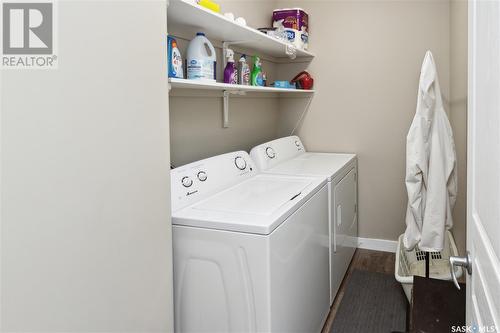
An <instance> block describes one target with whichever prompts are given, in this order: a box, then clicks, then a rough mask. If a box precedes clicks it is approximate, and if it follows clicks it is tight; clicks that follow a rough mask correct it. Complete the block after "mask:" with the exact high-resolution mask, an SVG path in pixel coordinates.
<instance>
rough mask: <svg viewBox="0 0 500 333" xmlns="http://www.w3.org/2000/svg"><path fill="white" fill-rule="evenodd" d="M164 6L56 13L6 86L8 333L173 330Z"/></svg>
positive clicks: (85, 7) (111, 4) (2, 250)
mask: <svg viewBox="0 0 500 333" xmlns="http://www.w3.org/2000/svg"><path fill="white" fill-rule="evenodd" d="M165 15H166V4H165V2H164V1H59V15H58V18H59V31H58V39H59V52H58V53H59V54H58V56H59V68H58V69H57V70H39V71H33V70H24V71H16V70H9V71H2V72H1V81H0V82H1V98H2V99H1V127H0V129H1V137H0V138H1V174H0V176H1V178H0V180H1V247H0V255H1V266H0V267H1V284H0V287H1V290H0V294H1V304H0V305H1V312H0V317H1V323H0V330H1V331H2V332H125V331H127V332H166V331H171V330H172V327H173V326H172V286H171V284H172V274H171V262H172V261H171V231H170V220H169V219H170V217H169V203H170V198H169V188H170V186H169V168H168V166H169V133H168V131H169V123H168V121H169V119H168V95H167V82H166V66H165V63H166V57H165V55H166V38H165V35H166V17H165Z"/></svg>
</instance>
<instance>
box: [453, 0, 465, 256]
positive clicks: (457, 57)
mask: <svg viewBox="0 0 500 333" xmlns="http://www.w3.org/2000/svg"><path fill="white" fill-rule="evenodd" d="M450 84H451V98H450V121H451V126H452V127H453V133H454V135H455V145H456V149H457V161H458V163H457V167H458V197H457V203H456V206H455V210H454V211H453V218H454V223H455V226H454V228H453V234H454V236H455V240H456V242H457V246H458V249H459V251H460V252H461V253H462V254H464V253H465V244H466V243H465V238H466V237H465V232H466V208H467V201H466V194H467V191H466V189H467V1H465V0H451V2H450Z"/></svg>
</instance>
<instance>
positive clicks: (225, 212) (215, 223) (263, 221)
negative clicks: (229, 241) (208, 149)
mask: <svg viewBox="0 0 500 333" xmlns="http://www.w3.org/2000/svg"><path fill="white" fill-rule="evenodd" d="M325 183H326V180H325V179H323V178H318V177H290V176H287V175H271V174H258V175H256V176H254V177H252V178H250V179H248V180H246V181H243V182H241V183H239V184H237V185H235V186H232V187H230V188H228V189H226V190H224V191H221V192H219V193H217V194H215V195H213V196H211V197H209V198H207V199H205V200H202V201H200V202H198V203H195V204H193V205H191V206H188V207H186V208H184V209H182V210H181V211H178V212H175V214H174V215H173V216H172V222H173V224H175V225H185V226H191V227H201V228H210V229H219V230H226V231H237V232H247V233H256V234H264V235H267V234H270V233H271V232H272V231H273V230H274V229H276V227H278V226H279V225H280V224H281V223H282V222H283V221H285V220H286V218H287V217H288V216H290V215H291V214H292V213H293V212H294V211H296V210H297V209H298V208H300V207H301V206H302V205H303V204H304V202H305V201H307V200H308V199H309V198H310V197H312V196H313V195H314V194H315V193H316V192H317V191H318V190H319V189H320V188H321V187H322V186H323V185H325Z"/></svg>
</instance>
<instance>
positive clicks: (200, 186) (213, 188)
mask: <svg viewBox="0 0 500 333" xmlns="http://www.w3.org/2000/svg"><path fill="white" fill-rule="evenodd" d="M256 172H257V171H256V170H255V167H254V164H253V161H252V160H251V159H250V156H249V155H248V153H247V152H245V151H237V152H233V153H228V154H223V155H218V156H214V157H211V158H207V159H204V160H201V161H197V162H193V163H190V164H186V165H183V166H180V167H178V168H175V169H173V170H171V172H170V175H171V196H172V211H175V210H177V209H180V208H183V207H185V206H187V205H190V204H193V203H195V202H196V201H199V200H202V199H203V198H206V197H207V196H209V195H211V194H213V193H215V192H217V191H221V190H223V189H224V188H227V187H230V186H232V185H234V184H237V183H238V182H241V181H243V180H245V179H247V178H249V177H252V176H253V175H254V174H256Z"/></svg>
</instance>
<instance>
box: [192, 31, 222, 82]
mask: <svg viewBox="0 0 500 333" xmlns="http://www.w3.org/2000/svg"><path fill="white" fill-rule="evenodd" d="M186 59H187V61H186V63H187V66H186V67H187V78H188V79H190V80H207V81H212V82H215V69H216V67H215V66H216V64H217V62H216V56H215V49H214V47H213V45H212V43H210V41H209V40H208V39H207V38H206V37H205V34H204V33H203V32H198V33H196V37H195V38H193V40H191V42H189V46H188V49H187V58H186Z"/></svg>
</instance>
